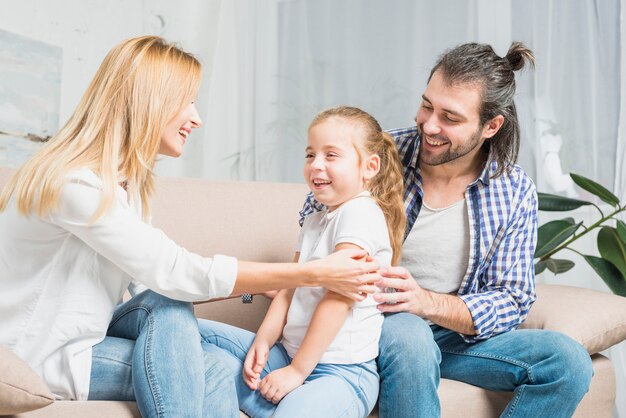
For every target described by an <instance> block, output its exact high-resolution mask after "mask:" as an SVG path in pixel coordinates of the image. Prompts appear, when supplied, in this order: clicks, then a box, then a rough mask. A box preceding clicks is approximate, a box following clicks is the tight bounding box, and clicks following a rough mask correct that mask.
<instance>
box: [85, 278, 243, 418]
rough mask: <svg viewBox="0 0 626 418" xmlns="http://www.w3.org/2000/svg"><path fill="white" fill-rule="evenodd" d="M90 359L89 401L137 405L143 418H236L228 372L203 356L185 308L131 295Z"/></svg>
mask: <svg viewBox="0 0 626 418" xmlns="http://www.w3.org/2000/svg"><path fill="white" fill-rule="evenodd" d="M92 353H93V354H92V357H93V360H92V366H91V383H90V390H89V399H100V400H123V401H132V400H136V401H137V406H138V408H139V411H140V412H141V415H142V416H143V417H144V418H145V417H160V418H165V417H239V408H238V405H237V393H236V390H235V386H234V383H233V382H232V379H230V378H229V377H230V376H231V372H230V370H229V369H227V368H226V366H224V365H223V364H222V363H221V361H220V360H219V358H217V357H215V356H213V355H211V353H210V352H207V351H203V349H202V347H201V345H200V335H199V333H198V323H197V320H196V318H195V317H194V315H193V306H192V305H191V304H190V303H185V302H179V301H175V300H172V299H168V298H166V297H164V296H161V295H158V294H157V293H154V292H152V291H150V290H147V291H145V292H143V293H141V294H139V295H136V296H135V297H133V298H132V299H131V300H129V301H128V302H126V303H123V304H121V305H119V306H118V307H117V308H116V310H115V312H114V314H113V319H112V320H111V324H110V325H109V329H108V331H107V337H106V338H105V339H104V340H103V341H102V342H101V343H100V344H98V345H96V346H94V347H93V352H92ZM202 366H204V367H202Z"/></svg>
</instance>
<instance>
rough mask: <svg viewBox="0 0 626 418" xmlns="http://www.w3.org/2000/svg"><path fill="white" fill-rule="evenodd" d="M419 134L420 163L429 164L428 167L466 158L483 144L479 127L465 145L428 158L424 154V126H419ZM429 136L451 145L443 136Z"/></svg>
mask: <svg viewBox="0 0 626 418" xmlns="http://www.w3.org/2000/svg"><path fill="white" fill-rule="evenodd" d="M419 132H420V153H419V161H420V163H423V164H427V165H441V164H445V163H449V162H450V161H454V160H456V159H459V158H461V157H464V156H465V155H467V154H469V153H470V152H472V151H474V150H475V149H476V147H478V146H480V145H481V142H482V141H481V140H482V138H481V134H482V129H481V128H480V127H479V128H478V130H477V131H476V132H474V133H473V134H472V135H471V137H470V139H469V141H467V142H466V143H465V144H463V145H460V146H457V147H455V148H448V150H447V151H446V152H444V153H442V154H437V155H433V156H428V155H426V153H424V142H425V141H426V139H425V138H424V134H423V132H424V126H423V124H422V125H420V126H419ZM427 136H428V137H429V138H432V139H434V140H437V141H444V142H445V143H446V144H451V141H450V140H449V139H448V138H447V137H445V136H443V135H427ZM444 146H445V145H444Z"/></svg>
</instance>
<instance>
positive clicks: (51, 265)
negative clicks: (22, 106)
mask: <svg viewBox="0 0 626 418" xmlns="http://www.w3.org/2000/svg"><path fill="white" fill-rule="evenodd" d="M199 84H200V63H199V62H198V61H197V60H196V59H195V58H194V57H193V56H192V55H191V54H188V53H186V52H184V51H183V50H181V49H179V48H177V47H176V46H174V45H172V44H169V43H167V42H165V41H164V40H163V39H161V38H159V37H155V36H144V37H139V38H134V39H129V40H126V41H123V42H121V43H120V44H119V45H117V46H116V47H114V48H113V49H112V50H111V51H110V52H109V54H108V55H107V56H106V58H105V59H104V61H103V62H102V64H101V66H100V68H99V69H98V71H97V73H96V75H95V77H94V79H93V80H92V82H91V84H90V85H89V88H88V89H87V91H86V93H85V95H84V96H83V98H82V100H81V102H80V103H79V105H78V108H77V109H76V111H75V112H74V113H73V115H72V116H71V117H70V118H69V120H68V122H67V123H66V125H65V126H64V127H63V128H62V129H61V130H60V131H59V132H58V133H57V134H56V135H55V136H54V137H53V138H52V139H50V141H49V142H48V143H47V144H46V145H45V146H44V147H43V148H42V149H41V150H40V152H38V153H37V154H36V155H34V156H33V157H32V158H31V159H30V160H29V161H27V162H26V163H25V164H24V166H22V167H21V168H20V169H19V170H18V171H17V172H16V174H15V175H14V176H13V178H12V179H11V180H10V181H9V183H8V184H7V186H6V187H5V189H4V190H3V192H2V194H1V195H0V294H2V296H3V302H2V304H1V305H0V318H2V321H0V344H3V345H6V346H7V347H8V348H9V349H10V350H12V351H13V352H14V353H16V354H17V355H18V356H19V357H21V358H22V359H23V360H24V361H26V362H27V363H28V364H29V365H30V366H31V367H32V368H33V369H34V370H35V371H36V372H37V373H38V374H39V375H40V376H41V377H42V378H43V379H44V380H45V382H46V383H47V384H48V386H49V387H50V389H51V391H52V393H54V394H55V395H56V397H57V398H58V399H67V400H86V399H111V400H136V401H137V405H138V407H139V411H140V412H141V415H142V416H143V417H152V416H154V417H156V416H158V417H161V418H163V417H174V416H185V417H191V416H194V417H197V416H220V417H228V416H233V417H234V416H239V412H238V408H237V399H236V397H235V396H236V395H235V388H234V387H233V384H232V382H231V381H230V380H229V379H227V378H226V376H228V375H229V374H228V373H230V371H229V370H228V369H226V368H225V367H223V366H222V365H221V364H220V363H219V362H217V361H216V360H215V359H214V358H213V357H211V356H207V355H205V353H204V352H203V351H202V348H201V346H200V341H199V340H200V339H199V336H198V326H197V322H196V319H195V317H194V315H193V309H192V306H191V304H189V303H182V302H177V300H182V301H197V300H206V299H208V298H212V297H221V296H228V295H229V294H231V293H242V292H263V291H267V290H272V289H283V288H287V287H291V286H294V285H305V286H306V285H309V286H319V285H322V286H325V287H327V288H329V289H331V290H334V291H337V292H340V293H342V294H345V295H347V296H351V295H354V297H355V299H358V300H360V299H362V298H363V297H362V296H358V295H357V292H358V291H359V290H367V289H368V288H369V286H358V283H366V282H367V281H369V280H371V279H368V278H367V277H360V276H361V275H362V273H363V272H366V271H371V269H374V270H375V269H376V268H377V265H376V263H371V264H370V265H369V266H368V267H367V268H363V267H362V264H361V263H359V262H358V261H355V260H352V259H351V256H353V255H357V254H358V255H359V256H363V254H364V252H363V251H360V252H354V251H353V252H350V251H347V252H344V253H343V254H339V255H338V256H331V257H329V258H327V259H325V260H315V261H312V262H309V263H307V264H305V265H304V264H293V263H292V264H290V263H267V264H266V263H249V262H245V261H239V260H236V259H234V258H232V257H226V256H219V255H218V256H215V257H213V258H208V257H202V256H200V255H197V254H193V253H190V252H188V251H186V250H185V249H184V248H182V247H180V246H178V245H177V244H176V243H174V242H173V241H172V240H170V239H169V238H168V237H167V236H165V234H164V233H163V232H162V231H160V230H158V229H156V228H153V227H152V226H150V224H149V223H148V222H147V220H148V218H149V206H148V203H149V199H150V196H151V194H152V191H153V179H152V173H153V169H154V164H155V162H156V159H157V156H158V155H159V154H162V155H168V156H172V157H178V156H179V155H181V153H182V152H183V148H184V144H185V142H186V141H187V140H189V139H190V134H191V131H192V130H193V129H194V128H197V127H199V126H200V125H201V123H202V122H201V120H200V117H199V115H198V112H197V111H196V108H195V105H194V100H195V97H196V95H197V93H198V88H199ZM205 232H206V233H210V232H211V231H205ZM131 280H135V281H136V282H137V283H139V284H141V285H143V286H144V287H147V288H149V289H153V290H154V291H155V292H152V291H144V292H142V293H141V294H139V295H137V296H135V297H133V298H132V299H131V300H130V301H129V302H127V303H125V304H121V305H118V306H116V305H117V303H118V302H119V301H120V299H121V297H122V295H123V294H124V292H125V291H126V289H127V288H128V286H129V284H130V283H131ZM156 292H158V293H156ZM161 295H164V296H161ZM165 296H167V297H165ZM170 298H171V299H170ZM173 299H177V300H173Z"/></svg>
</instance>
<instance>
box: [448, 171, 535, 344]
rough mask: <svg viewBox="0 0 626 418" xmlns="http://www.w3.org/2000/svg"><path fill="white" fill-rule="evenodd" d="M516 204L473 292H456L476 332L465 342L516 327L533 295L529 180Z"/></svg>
mask: <svg viewBox="0 0 626 418" xmlns="http://www.w3.org/2000/svg"><path fill="white" fill-rule="evenodd" d="M523 190H524V193H523V195H522V197H521V198H520V204H519V205H518V207H517V210H515V211H514V215H513V217H512V219H511V221H510V222H509V223H508V228H507V230H506V232H505V233H504V234H503V237H502V239H501V240H500V241H499V242H498V243H497V244H496V248H495V251H494V254H493V256H492V257H491V261H490V262H489V264H488V265H487V266H486V268H484V269H483V270H482V271H480V272H478V273H477V274H478V275H479V277H478V280H479V288H478V289H477V291H476V292H471V293H468V294H463V295H459V297H460V298H461V299H462V300H463V301H464V302H465V304H466V305H467V308H468V309H469V311H470V314H471V316H472V319H473V321H474V329H475V331H476V335H473V336H469V335H462V337H463V339H464V340H465V341H467V342H475V341H479V340H484V339H487V338H489V337H491V336H493V335H496V334H500V333H503V332H506V331H510V330H512V329H516V328H517V327H518V326H519V325H520V324H521V323H522V322H523V321H524V320H525V319H526V316H527V315H528V311H529V310H530V306H531V305H532V303H533V302H534V301H535V299H536V295H535V268H534V264H533V258H534V253H535V244H536V240H537V193H536V191H535V188H534V185H533V184H532V182H530V181H529V183H528V184H527V185H526V187H525V188H523Z"/></svg>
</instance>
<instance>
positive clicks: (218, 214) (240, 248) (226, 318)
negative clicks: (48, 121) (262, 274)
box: [0, 167, 308, 329]
mask: <svg viewBox="0 0 626 418" xmlns="http://www.w3.org/2000/svg"><path fill="white" fill-rule="evenodd" d="M13 172H14V170H13V169H7V168H2V167H0V188H2V187H4V184H5V183H6V182H7V180H8V179H9V177H10V175H11V174H12V173H13ZM307 191H308V189H307V187H306V185H304V184H288V183H262V182H235V181H228V182H216V181H210V180H202V179H188V178H185V179H183V178H158V179H157V181H156V192H155V195H154V198H153V200H152V207H151V208H152V216H153V219H152V223H153V225H154V226H155V227H157V228H160V229H162V230H163V231H164V232H165V233H166V234H167V235H168V236H169V237H170V238H172V239H173V240H174V241H175V242H177V243H178V244H180V245H182V246H183V247H184V248H186V249H188V250H189V251H193V252H195V253H198V254H201V255H205V256H212V255H214V254H225V255H232V256H235V257H238V258H239V259H241V260H247V261H266V262H284V261H291V260H292V259H293V253H294V246H295V243H296V240H297V238H298V232H299V229H300V227H299V225H298V211H299V210H300V209H301V208H302V203H303V201H304V198H305V196H306V193H307ZM264 299H265V298H263V297H256V298H255V302H254V303H253V304H251V305H242V304H241V302H240V301H239V299H233V300H229V301H222V302H213V303H208V304H200V305H196V314H197V315H198V316H200V317H203V318H210V319H215V320H218V321H223V322H229V323H232V324H234V325H237V326H241V327H244V328H248V329H256V327H257V326H258V324H259V321H260V320H262V319H263V312H264V311H265V308H266V307H267V301H266V300H264Z"/></svg>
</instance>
